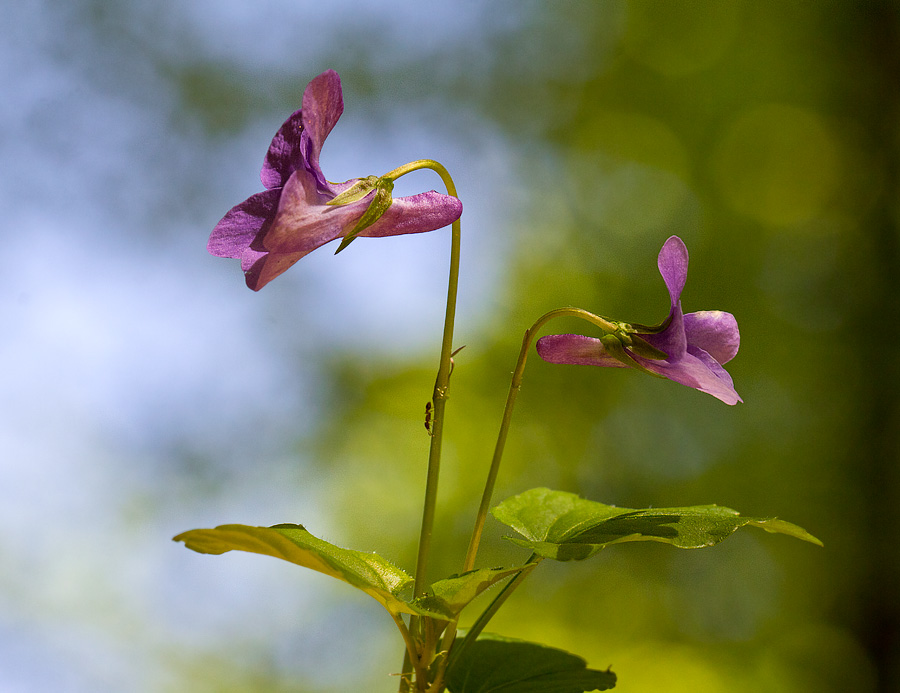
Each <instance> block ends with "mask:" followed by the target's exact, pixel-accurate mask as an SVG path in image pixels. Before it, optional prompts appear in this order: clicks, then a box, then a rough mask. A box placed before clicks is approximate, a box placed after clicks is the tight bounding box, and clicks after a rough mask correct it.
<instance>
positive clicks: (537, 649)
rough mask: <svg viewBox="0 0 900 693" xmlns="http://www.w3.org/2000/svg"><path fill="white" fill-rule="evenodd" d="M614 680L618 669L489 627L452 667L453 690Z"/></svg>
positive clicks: (553, 692) (541, 688)
mask: <svg viewBox="0 0 900 693" xmlns="http://www.w3.org/2000/svg"><path fill="white" fill-rule="evenodd" d="M463 640H464V638H462V639H460V640H458V641H457V643H456V644H455V645H454V647H458V646H459V645H460V644H461V643H462V641H463ZM615 685H616V675H615V674H614V673H612V672H611V671H609V670H606V671H598V670H596V669H588V668H587V662H586V661H585V660H584V659H582V658H581V657H579V656H577V655H573V654H570V653H569V652H566V651H564V650H558V649H556V648H554V647H547V646H546V645H539V644H537V643H532V642H525V641H524V640H514V639H513V638H504V637H502V636H499V635H492V634H489V633H483V634H482V635H481V637H479V638H478V640H476V641H475V643H474V644H473V645H472V646H471V647H469V648H467V649H466V651H465V652H464V653H463V655H462V657H460V659H459V660H457V661H456V662H455V663H454V664H453V666H452V668H451V669H450V671H448V672H447V689H448V690H449V691H450V693H583V692H584V691H606V690H609V689H610V688H613V687H615Z"/></svg>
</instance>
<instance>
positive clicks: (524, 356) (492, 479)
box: [463, 308, 617, 572]
mask: <svg viewBox="0 0 900 693" xmlns="http://www.w3.org/2000/svg"><path fill="white" fill-rule="evenodd" d="M561 317H573V318H581V319H582V320H586V321H587V322H590V323H592V324H594V325H597V326H598V327H599V328H600V329H602V330H603V331H605V332H615V331H616V329H617V325H616V324H614V323H612V322H610V321H609V320H606V319H605V318H601V317H600V316H599V315H594V314H593V313H589V312H588V311H586V310H582V309H581V308H557V309H556V310H551V311H550V312H549V313H545V314H544V315H542V316H541V317H539V318H538V319H537V320H536V321H535V323H534V324H533V325H532V326H531V327H529V328H528V329H527V330H525V336H524V337H523V338H522V348H521V350H520V351H519V359H518V361H516V368H515V370H514V371H513V377H512V382H510V384H509V394H508V395H507V396H506V407H505V408H504V409H503V418H502V419H501V421H500V432H499V434H498V435H497V444H496V445H495V446H494V457H493V459H492V460H491V467H490V469H489V470H488V476H487V481H486V482H485V485H484V493H483V495H482V497H481V505H480V506H479V507H478V514H477V515H476V516H475V527H474V529H473V531H472V538H471V539H470V541H469V549H468V551H467V552H466V560H465V563H464V564H463V572H465V571H467V570H472V568H473V567H474V566H475V556H476V555H477V554H478V545H479V544H480V543H481V533H482V531H483V530H484V522H485V520H486V519H487V514H488V510H489V509H490V506H491V497H492V496H493V494H494V485H495V484H496V482H497V474H498V473H499V471H500V460H501V459H502V458H503V449H504V447H505V446H506V436H507V433H509V424H510V421H512V413H513V408H514V407H515V406H516V398H517V397H518V395H519V390H520V389H521V387H522V376H523V374H524V373H525V362H526V361H527V360H528V351H529V350H530V348H531V343H532V342H533V341H534V337H535V335H536V334H537V331H538V330H539V329H540V328H541V327H543V326H544V324H546V323H547V322H549V321H550V320H552V319H553V318H561Z"/></svg>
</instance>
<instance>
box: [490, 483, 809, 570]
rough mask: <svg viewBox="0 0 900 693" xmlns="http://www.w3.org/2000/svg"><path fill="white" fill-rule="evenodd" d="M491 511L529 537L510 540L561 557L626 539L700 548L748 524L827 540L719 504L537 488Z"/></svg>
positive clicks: (545, 555)
mask: <svg viewBox="0 0 900 693" xmlns="http://www.w3.org/2000/svg"><path fill="white" fill-rule="evenodd" d="M491 512H492V514H493V515H494V517H495V518H497V519H498V520H499V521H500V522H502V523H503V524H505V525H507V526H509V527H512V528H513V529H514V530H516V531H517V532H518V533H519V534H521V535H522V536H523V537H525V538H524V539H517V538H511V537H507V539H510V541H512V542H513V543H515V544H517V545H519V546H522V547H523V548H527V549H530V550H532V551H533V552H534V553H536V554H537V555H538V556H542V557H543V558H552V559H555V560H557V561H571V560H584V559H585V558H590V557H591V556H593V555H594V554H596V553H597V552H598V551H600V549H602V548H603V547H604V546H609V545H610V544H618V543H621V542H626V541H659V542H663V543H666V544H672V545H673V546H677V547H679V548H683V549H698V548H702V547H704V546H712V545H714V544H718V543H719V542H720V541H723V540H724V539H727V538H728V537H729V536H731V534H733V533H734V532H735V531H736V530H737V529H739V528H740V527H743V526H745V525H750V526H752V527H760V528H762V529H765V530H766V531H768V532H773V533H776V534H787V535H789V536H792V537H796V538H797V539H802V540H804V541H808V542H811V543H813V544H818V545H819V546H821V545H822V542H820V541H819V540H818V539H816V538H815V537H814V536H812V535H811V534H809V533H808V532H807V531H806V530H804V529H802V528H801V527H798V526H797V525H794V524H791V523H790V522H785V521H784V520H778V519H776V518H757V517H742V516H741V515H740V514H739V513H738V512H737V511H736V510H732V509H731V508H725V507H721V506H718V505H696V506H691V507H686V508H649V509H647V510H634V509H631V508H617V507H615V506H612V505H604V504H603V503H596V502H594V501H589V500H584V499H583V498H579V497H578V496H576V495H575V494H574V493H564V492H562V491H551V490H550V489H546V488H536V489H532V490H530V491H526V492H525V493H522V494H519V495H518V496H514V497H512V498H509V499H507V500H505V501H503V502H502V503H500V505H498V506H497V507H495V508H494V509H493V510H492V511H491Z"/></svg>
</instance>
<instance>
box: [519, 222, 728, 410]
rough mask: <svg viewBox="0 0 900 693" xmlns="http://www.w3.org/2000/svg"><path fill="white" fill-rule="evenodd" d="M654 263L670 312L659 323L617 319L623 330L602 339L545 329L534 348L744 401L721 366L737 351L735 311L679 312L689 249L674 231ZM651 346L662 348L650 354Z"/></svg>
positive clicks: (552, 356)
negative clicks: (644, 372)
mask: <svg viewBox="0 0 900 693" xmlns="http://www.w3.org/2000/svg"><path fill="white" fill-rule="evenodd" d="M657 264H658V266H659V272H660V274H661V275H662V278H663V280H664V281H665V283H666V288H668V290H669V297H670V299H671V308H670V310H669V316H668V317H667V318H666V320H665V321H663V322H662V323H661V324H660V325H659V326H658V327H655V328H651V327H644V326H641V325H634V326H630V325H627V324H624V323H620V325H622V326H623V329H622V331H621V332H620V333H617V334H616V335H607V336H606V337H605V338H604V340H603V341H601V340H600V339H596V338H593V337H585V336H583V335H576V334H558V335H548V336H546V337H542V338H541V339H539V340H538V343H537V351H538V354H539V355H540V357H541V358H542V359H544V360H545V361H548V362H550V363H564V364H578V365H589V366H612V367H615V368H628V367H634V368H639V369H641V370H647V371H650V372H651V373H653V374H656V375H659V376H662V377H664V378H668V379H669V380H674V381H675V382H676V383H681V384H682V385H687V386H688V387H692V388H694V389H696V390H700V392H706V393H707V394H710V395H712V396H713V397H716V398H718V399H720V400H722V401H723V402H725V403H726V404H737V403H738V402H741V401H743V400H741V398H740V396H739V395H738V393H737V392H736V391H735V389H734V383H733V381H732V379H731V376H730V375H729V374H728V372H727V371H726V370H725V369H724V368H723V367H722V364H725V363H727V362H728V361H730V360H731V359H732V358H734V356H735V354H737V352H738V347H739V345H740V341H741V340H740V333H739V332H738V326H737V321H736V320H735V319H734V316H733V315H731V313H724V312H722V311H718V310H704V311H699V312H696V313H688V314H687V315H684V314H683V313H682V311H681V292H682V290H683V289H684V284H685V280H686V279H687V270H688V252H687V248H686V247H685V245H684V243H683V242H682V240H681V239H680V238H678V236H672V237H670V238H669V239H668V240H667V241H666V242H665V244H664V245H663V247H662V250H660V251H659V259H658V263H657ZM641 340H642V341H641ZM644 343H646V344H644ZM647 344H648V345H649V346H650V347H652V348H651V349H647V347H646V345H647ZM608 347H609V348H608ZM654 350H656V351H657V352H661V353H657V354H651V353H650V352H653V351H654ZM654 356H658V357H662V356H665V358H654Z"/></svg>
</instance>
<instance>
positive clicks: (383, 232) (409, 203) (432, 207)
mask: <svg viewBox="0 0 900 693" xmlns="http://www.w3.org/2000/svg"><path fill="white" fill-rule="evenodd" d="M461 214H462V202H460V201H459V200H458V199H457V198H455V197H452V196H451V195H442V194H441V193H439V192H435V191H434V190H432V191H430V192H424V193H419V194H418V195H411V196H409V197H397V198H395V199H394V201H393V202H392V203H391V206H390V207H388V209H387V211H386V212H385V213H384V214H382V215H381V217H380V218H379V219H378V221H376V222H375V223H374V224H372V225H371V226H370V227H368V228H367V229H363V231H362V232H361V233H360V234H359V235H360V236H369V237H383V236H398V235H400V234H404V233H423V232H425V231H434V230H435V229H440V228H442V227H444V226H446V225H447V224H452V223H453V222H454V221H456V220H457V219H459V217H460V215H461Z"/></svg>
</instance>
